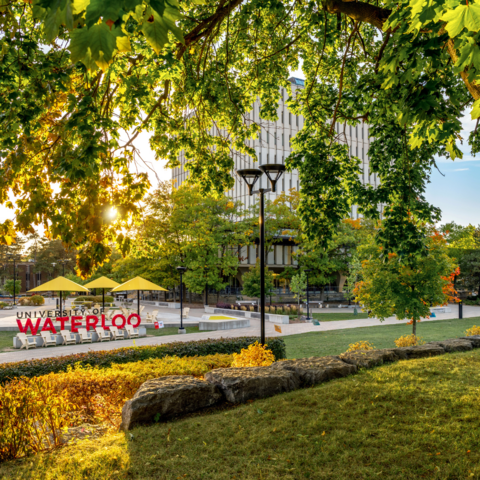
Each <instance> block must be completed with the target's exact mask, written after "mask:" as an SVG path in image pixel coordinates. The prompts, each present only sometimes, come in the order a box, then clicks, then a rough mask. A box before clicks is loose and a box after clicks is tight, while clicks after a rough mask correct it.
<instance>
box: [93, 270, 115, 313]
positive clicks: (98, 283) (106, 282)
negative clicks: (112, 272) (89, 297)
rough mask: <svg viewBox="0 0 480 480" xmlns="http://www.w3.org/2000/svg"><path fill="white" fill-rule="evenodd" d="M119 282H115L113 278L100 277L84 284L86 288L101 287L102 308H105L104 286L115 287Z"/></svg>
mask: <svg viewBox="0 0 480 480" xmlns="http://www.w3.org/2000/svg"><path fill="white" fill-rule="evenodd" d="M118 285H119V283H117V282H116V281H115V280H111V279H110V278H108V277H100V278H97V279H96V280H93V281H92V282H90V283H87V284H86V285H85V286H86V287H87V288H90V289H92V288H101V289H102V303H103V309H104V310H105V289H106V288H115V287H118Z"/></svg>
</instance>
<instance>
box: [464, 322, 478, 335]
mask: <svg viewBox="0 0 480 480" xmlns="http://www.w3.org/2000/svg"><path fill="white" fill-rule="evenodd" d="M472 335H480V327H477V326H476V325H474V326H473V327H472V328H468V329H467V330H465V336H467V337H471V336H472Z"/></svg>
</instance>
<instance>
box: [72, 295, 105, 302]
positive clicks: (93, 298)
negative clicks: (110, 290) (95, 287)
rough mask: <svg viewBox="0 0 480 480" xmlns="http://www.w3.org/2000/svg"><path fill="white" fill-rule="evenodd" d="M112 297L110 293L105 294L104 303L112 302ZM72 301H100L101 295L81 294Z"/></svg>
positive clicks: (101, 299) (101, 300)
mask: <svg viewBox="0 0 480 480" xmlns="http://www.w3.org/2000/svg"><path fill="white" fill-rule="evenodd" d="M113 301H114V298H113V297H112V296H111V295H105V303H112V302H113ZM73 302H74V303H85V302H92V303H102V302H103V297H102V295H81V296H79V297H77V298H76V299H75V300H74V301H73Z"/></svg>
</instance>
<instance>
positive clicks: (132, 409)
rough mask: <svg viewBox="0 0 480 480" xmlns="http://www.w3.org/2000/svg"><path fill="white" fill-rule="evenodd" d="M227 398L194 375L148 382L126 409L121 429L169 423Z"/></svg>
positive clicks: (162, 378) (141, 387) (123, 411)
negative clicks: (165, 421)
mask: <svg viewBox="0 0 480 480" xmlns="http://www.w3.org/2000/svg"><path fill="white" fill-rule="evenodd" d="M222 399H223V396H222V394H221V392H220V391H219V390H218V388H217V387H216V386H215V385H213V384H211V383H208V382H205V381H203V380H199V379H198V378H195V377H192V376H190V375H175V376H169V377H161V378H154V379H152V380H147V381H146V382H145V383H143V384H142V385H141V386H140V388H139V389H138V390H137V392H136V393H135V395H134V396H133V398H132V399H131V400H128V401H127V402H126V403H125V405H124V406H123V409H122V424H121V426H120V428H122V429H123V430H130V429H132V428H133V427H134V426H136V425H141V424H145V423H152V422H154V421H158V420H165V419H168V418H171V417H175V416H177V415H182V414H185V413H190V412H194V411H197V410H201V409H202V408H206V407H210V406H212V405H215V404H216V403H218V402H220V401H221V400H222Z"/></svg>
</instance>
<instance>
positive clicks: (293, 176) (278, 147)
mask: <svg viewBox="0 0 480 480" xmlns="http://www.w3.org/2000/svg"><path fill="white" fill-rule="evenodd" d="M289 81H290V83H291V84H292V87H291V88H292V92H293V94H295V91H296V90H297V89H303V88H304V81H303V80H301V79H299V78H293V77H292V78H290V79H289ZM280 91H281V96H280V101H279V105H278V110H277V112H278V120H277V121H276V122H270V121H267V120H264V119H262V118H260V101H259V100H258V99H257V100H256V101H255V103H254V104H253V106H252V110H251V111H250V112H249V113H248V114H247V116H246V121H248V122H256V123H258V124H259V125H260V127H261V132H260V135H259V138H257V139H255V140H249V141H248V146H250V147H253V148H254V149H255V151H256V154H257V159H258V162H256V161H254V160H253V158H252V157H250V156H249V155H244V154H241V153H239V152H235V153H234V154H233V160H234V162H235V169H241V168H256V167H257V166H258V165H262V164H264V163H285V158H287V157H288V155H290V153H291V140H292V138H293V137H294V136H295V135H296V134H297V132H298V131H299V130H301V129H302V127H303V123H304V119H303V117H302V116H301V115H293V114H292V113H290V112H289V111H288V108H287V105H286V101H287V99H288V97H289V95H290V92H287V91H286V90H285V89H284V88H283V87H281V89H280ZM335 130H336V132H337V133H339V134H341V135H340V138H341V141H344V142H345V143H347V144H348V147H349V150H350V155H355V156H357V157H359V158H360V159H361V160H362V163H363V173H362V174H361V180H362V182H363V183H371V184H372V185H375V186H376V185H377V182H378V179H377V177H376V174H372V175H370V169H369V160H368V156H367V151H368V148H369V145H370V140H369V136H368V125H367V124H365V123H361V124H359V125H357V126H356V127H351V126H349V125H344V124H339V123H337V124H336V125H335ZM211 134H212V135H214V134H215V133H214V130H213V128H212V131H211ZM179 160H180V164H181V166H180V167H177V168H174V169H173V171H172V178H173V180H176V184H175V185H176V186H177V187H178V186H180V185H181V184H182V183H183V182H184V181H185V180H186V178H187V176H188V171H186V170H185V168H184V166H185V163H186V159H185V155H184V153H183V152H181V153H180V156H179ZM233 173H234V172H232V174H233ZM233 176H234V179H235V184H234V186H233V188H232V189H231V190H230V191H229V192H227V195H229V196H230V197H232V199H234V200H239V201H241V202H242V203H243V204H244V205H245V206H247V207H248V206H250V205H251V204H252V203H253V202H256V201H257V197H256V196H250V195H248V188H247V186H246V185H245V183H244V182H243V181H242V180H240V179H239V178H238V177H237V176H236V175H233ZM261 182H262V183H261V185H259V186H258V187H263V188H268V187H269V186H270V185H269V184H268V185H267V182H268V181H267V179H266V178H265V176H263V178H262V179H261ZM291 188H295V189H297V190H300V189H301V185H300V181H299V178H298V172H297V170H294V171H293V172H285V173H284V174H283V175H282V179H281V180H280V182H279V183H278V184H277V192H276V193H269V194H268V198H270V199H272V198H274V196H276V195H278V194H279V193H280V192H282V191H288V190H290V189H291ZM351 215H352V218H358V213H357V209H356V207H355V206H354V207H352V214H351Z"/></svg>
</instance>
